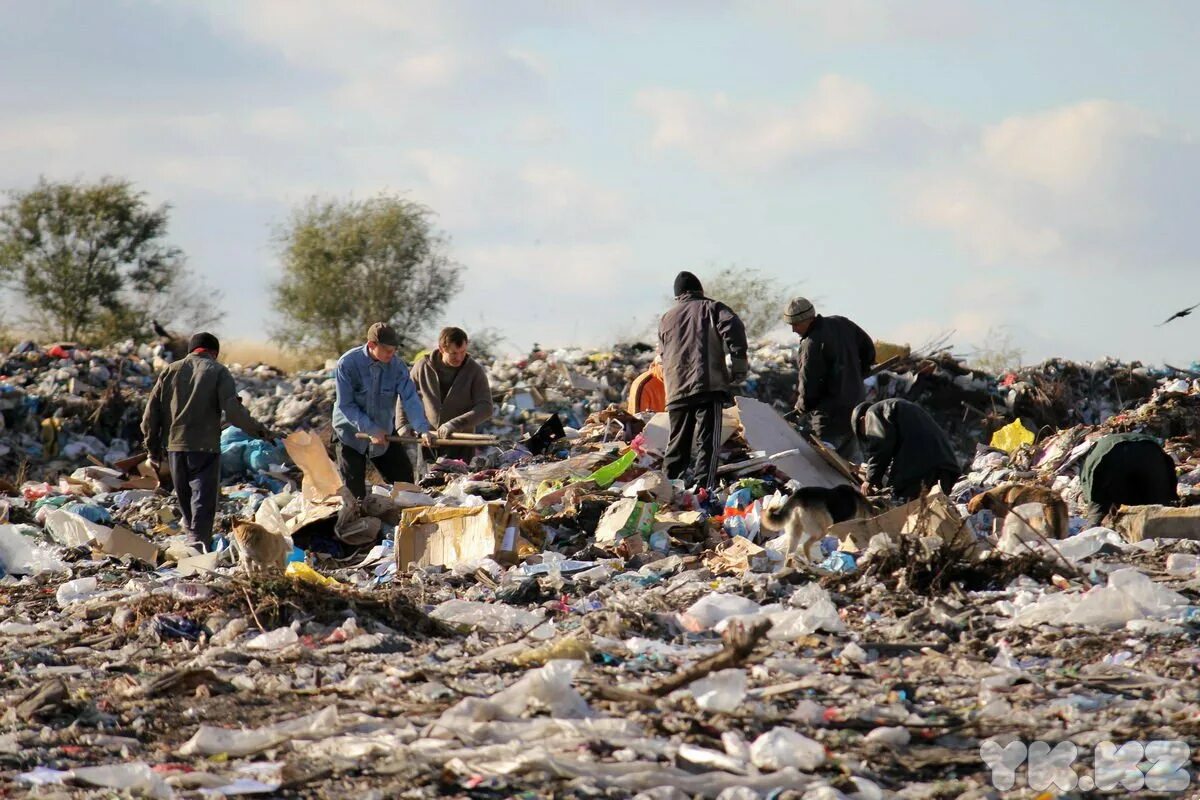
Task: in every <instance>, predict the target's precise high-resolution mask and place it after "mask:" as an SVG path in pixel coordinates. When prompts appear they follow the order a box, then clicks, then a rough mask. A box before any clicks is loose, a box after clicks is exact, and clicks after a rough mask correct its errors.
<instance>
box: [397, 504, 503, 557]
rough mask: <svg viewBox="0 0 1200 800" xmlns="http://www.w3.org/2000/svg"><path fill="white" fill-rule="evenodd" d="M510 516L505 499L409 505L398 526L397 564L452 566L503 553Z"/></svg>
mask: <svg viewBox="0 0 1200 800" xmlns="http://www.w3.org/2000/svg"><path fill="white" fill-rule="evenodd" d="M508 517H509V513H508V509H506V508H505V507H504V505H503V504H502V503H488V504H487V505H483V506H475V507H474V508H445V507H423V508H408V509H405V510H404V512H403V513H402V514H401V515H400V524H399V525H397V526H396V567H397V568H398V569H401V570H405V569H408V567H409V566H410V565H414V564H415V565H416V566H418V567H427V566H444V567H452V566H454V565H455V564H457V563H459V562H461V561H472V560H474V559H477V558H484V557H486V556H492V555H496V554H497V553H502V552H503V551H504V545H505V544H506V542H505V529H506V527H507V525H508ZM515 538H516V537H514V539H515ZM513 546H515V542H514V545H513Z"/></svg>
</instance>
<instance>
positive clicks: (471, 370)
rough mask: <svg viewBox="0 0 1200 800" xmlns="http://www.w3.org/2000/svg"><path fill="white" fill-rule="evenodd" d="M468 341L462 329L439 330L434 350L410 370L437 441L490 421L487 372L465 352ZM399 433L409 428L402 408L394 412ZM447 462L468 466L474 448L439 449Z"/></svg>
mask: <svg viewBox="0 0 1200 800" xmlns="http://www.w3.org/2000/svg"><path fill="white" fill-rule="evenodd" d="M469 344H470V341H469V340H468V338H467V332H466V331H464V330H463V329H462V328H443V329H442V332H441V334H440V335H439V336H438V348H437V350H435V351H434V352H432V353H430V354H429V355H428V356H426V357H425V358H422V359H421V360H420V361H418V362H417V363H416V364H414V365H413V368H412V380H413V383H414V384H416V387H417V394H419V395H420V396H421V403H422V404H423V405H424V408H425V419H427V420H428V421H429V426H430V427H431V428H433V427H435V426H436V428H437V435H438V438H439V439H449V438H450V437H451V435H452V434H455V433H474V432H475V428H476V427H477V426H479V425H482V424H483V423H485V422H487V421H488V420H489V419H491V418H492V389H491V386H489V385H488V379H487V372H485V371H484V369H483V366H482V365H481V364H480V363H479V362H478V361H476V360H475V359H473V358H471V355H470V353H468V352H467V349H468V347H469ZM396 419H397V422H398V425H399V428H400V430H401V431H404V430H405V429H406V428H408V427H409V421H408V414H406V413H405V410H404V406H403V404H400V407H399V408H398V409H397V410H396ZM437 452H438V453H439V454H440V455H443V456H446V457H448V458H458V459H462V460H463V461H467V462H470V460H471V458H472V457H473V456H474V455H475V448H474V447H472V446H470V445H466V446H463V447H439V448H438V450H437Z"/></svg>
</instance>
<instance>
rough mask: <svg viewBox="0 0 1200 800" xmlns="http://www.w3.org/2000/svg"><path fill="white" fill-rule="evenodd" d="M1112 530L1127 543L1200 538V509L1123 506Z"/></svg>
mask: <svg viewBox="0 0 1200 800" xmlns="http://www.w3.org/2000/svg"><path fill="white" fill-rule="evenodd" d="M1113 527H1114V528H1116V530H1117V533H1119V534H1121V535H1122V536H1124V537H1125V541H1127V542H1140V541H1142V540H1143V539H1200V506H1190V507H1188V508H1174V507H1172V506H1121V508H1120V509H1118V510H1117V513H1116V514H1115V515H1114V518H1113Z"/></svg>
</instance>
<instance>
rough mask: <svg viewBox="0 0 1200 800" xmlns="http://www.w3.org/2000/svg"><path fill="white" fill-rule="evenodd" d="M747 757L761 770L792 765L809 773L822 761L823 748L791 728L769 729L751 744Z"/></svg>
mask: <svg viewBox="0 0 1200 800" xmlns="http://www.w3.org/2000/svg"><path fill="white" fill-rule="evenodd" d="M750 759H751V761H753V762H754V766H756V767H758V768H759V769H763V770H768V771H775V770H780V769H786V768H787V767H795V768H796V769H798V770H801V771H803V772H812V771H813V770H814V769H817V768H818V767H820V766H821V765H822V764H824V763H825V748H824V747H822V746H821V743H820V742H816V741H814V740H812V739H810V738H808V737H807V736H804V735H802V734H799V733H796V732H795V731H794V730H792V729H791V728H772V729H771V730H769V731H767V732H766V733H764V734H763V735H762V736H759V737H758V738H757V739H755V740H754V744H752V745H750Z"/></svg>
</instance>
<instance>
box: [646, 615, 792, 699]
mask: <svg viewBox="0 0 1200 800" xmlns="http://www.w3.org/2000/svg"><path fill="white" fill-rule="evenodd" d="M770 629H771V623H770V621H769V620H763V621H762V622H758V623H756V624H755V625H754V626H753V627H751V628H745V627H743V626H742V625H733V626H731V627H730V628H729V630H728V631H726V632H725V637H724V638H725V646H724V647H723V648H722V649H721V652H719V653H715V654H713V655H711V656H709V657H708V658H705V659H701V660H700V661H697V662H696V663H695V664H694V665H693V666H692V667H691V668H689V669H685V670H683V671H682V672H677V673H675V674H674V675H671V676H670V677H668V678H665V679H663V680H661V681H659V682H658V683H656V684H654V685H653V686H651V687H650V688H649V689H647V690H646V694H649V695H652V696H654V697H666V696H667V695H669V694H670V693H671V692H673V691H675V690H676V689H682V688H683V687H684V686H687V685H688V684H690V683H692V682H693V681H698V680H700V679H701V678H703V677H704V676H705V675H708V674H709V673H711V672H716V671H717V670H719V669H727V668H728V667H736V666H737V665H738V664H740V663H742V662H743V661H745V660H746V659H747V658H748V657H749V656H750V654H751V653H752V652H754V648H755V647H756V646H757V645H758V643H759V641H761V640H762V638H763V637H764V636H766V635H767V631H769V630H770Z"/></svg>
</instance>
